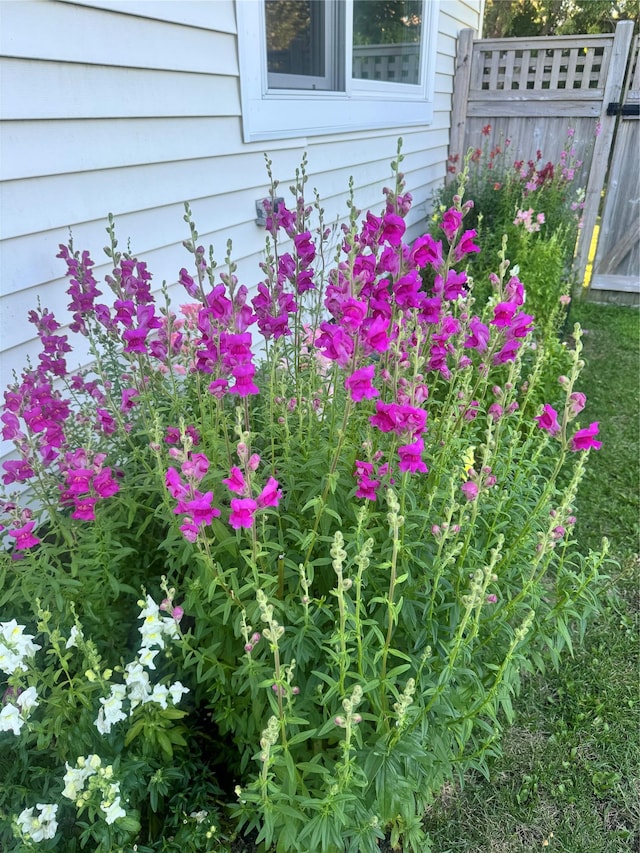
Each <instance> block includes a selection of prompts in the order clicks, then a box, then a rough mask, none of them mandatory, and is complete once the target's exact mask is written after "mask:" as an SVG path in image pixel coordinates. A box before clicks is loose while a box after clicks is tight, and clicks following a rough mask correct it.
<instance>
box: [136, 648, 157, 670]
mask: <svg viewBox="0 0 640 853" xmlns="http://www.w3.org/2000/svg"><path fill="white" fill-rule="evenodd" d="M158 651H159V649H150V648H148V647H147V646H143V647H142V648H141V649H140V651H139V652H138V657H139V659H140V664H141V665H142V666H146V667H148V668H149V669H155V668H156V665H155V663H154V662H153V659H154V657H155V656H156V655H157V654H158Z"/></svg>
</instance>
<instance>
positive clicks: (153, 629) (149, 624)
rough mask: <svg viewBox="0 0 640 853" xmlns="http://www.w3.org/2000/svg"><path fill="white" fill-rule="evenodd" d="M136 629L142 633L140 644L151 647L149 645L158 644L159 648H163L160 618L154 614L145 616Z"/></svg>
mask: <svg viewBox="0 0 640 853" xmlns="http://www.w3.org/2000/svg"><path fill="white" fill-rule="evenodd" d="M138 630H139V631H140V633H141V634H142V645H143V646H144V647H145V648H151V646H158V647H159V648H161V649H163V648H164V638H163V636H162V635H163V630H162V620H161V619H158V618H157V617H154V616H147V618H146V619H145V620H144V622H143V623H142V625H141V626H140V628H138Z"/></svg>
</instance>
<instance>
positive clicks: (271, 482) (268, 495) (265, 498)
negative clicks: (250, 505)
mask: <svg viewBox="0 0 640 853" xmlns="http://www.w3.org/2000/svg"><path fill="white" fill-rule="evenodd" d="M281 497H282V491H281V490H280V489H279V488H278V481H277V480H276V479H275V478H274V477H269V479H268V480H267V484H266V486H265V487H264V489H263V490H262V491H261V492H260V494H259V495H258V499H257V504H258V508H259V509H263V508H264V507H267V506H278V504H279V503H280V498H281Z"/></svg>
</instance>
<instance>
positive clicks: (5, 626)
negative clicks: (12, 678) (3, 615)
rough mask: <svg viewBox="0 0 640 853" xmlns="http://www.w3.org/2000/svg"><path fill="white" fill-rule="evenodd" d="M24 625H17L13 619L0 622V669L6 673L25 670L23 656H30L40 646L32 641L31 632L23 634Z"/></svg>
mask: <svg viewBox="0 0 640 853" xmlns="http://www.w3.org/2000/svg"><path fill="white" fill-rule="evenodd" d="M23 631H24V625H18V623H17V622H16V620H15V619H12V620H11V621H10V622H0V669H1V670H2V671H3V672H6V673H7V675H13V674H14V673H15V672H18V671H22V672H26V670H27V667H26V666H25V665H24V659H25V658H32V657H33V656H34V654H35V653H36V652H37V651H38V649H41V648H42V646H39V645H37V643H34V642H32V640H33V635H32V634H24V633H23Z"/></svg>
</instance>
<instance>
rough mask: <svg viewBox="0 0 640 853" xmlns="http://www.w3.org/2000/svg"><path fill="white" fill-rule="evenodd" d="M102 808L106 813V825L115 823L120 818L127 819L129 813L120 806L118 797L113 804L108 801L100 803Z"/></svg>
mask: <svg viewBox="0 0 640 853" xmlns="http://www.w3.org/2000/svg"><path fill="white" fill-rule="evenodd" d="M100 808H101V809H102V811H103V812H104V819H105V821H106V823H109V824H111V823H114V821H116V820H118V818H120V817H126V816H127V813H126V811H125V810H124V809H123V808H122V806H121V805H120V797H116V798H115V800H114V801H113V802H112V803H108V802H107V801H106V800H104V801H103V802H101V803H100Z"/></svg>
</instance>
